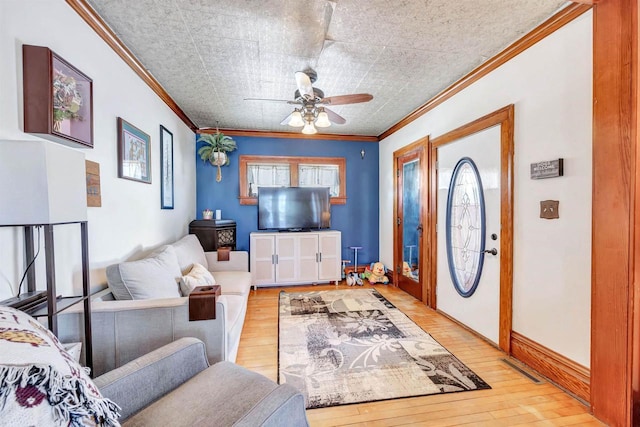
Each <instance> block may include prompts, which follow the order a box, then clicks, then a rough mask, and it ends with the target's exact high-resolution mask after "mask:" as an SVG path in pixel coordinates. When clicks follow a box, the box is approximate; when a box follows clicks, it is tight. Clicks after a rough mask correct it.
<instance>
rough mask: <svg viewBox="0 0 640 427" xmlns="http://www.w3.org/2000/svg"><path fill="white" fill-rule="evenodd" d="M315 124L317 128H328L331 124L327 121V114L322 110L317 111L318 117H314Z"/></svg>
mask: <svg viewBox="0 0 640 427" xmlns="http://www.w3.org/2000/svg"><path fill="white" fill-rule="evenodd" d="M316 126H317V127H319V128H328V127H329V126H331V122H330V121H329V116H328V115H327V113H326V112H325V111H324V109H323V110H321V111H320V112H319V113H318V118H317V119H316Z"/></svg>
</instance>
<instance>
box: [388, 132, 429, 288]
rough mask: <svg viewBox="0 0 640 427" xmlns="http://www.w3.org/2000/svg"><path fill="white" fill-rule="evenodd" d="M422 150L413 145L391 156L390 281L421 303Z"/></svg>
mask: <svg viewBox="0 0 640 427" xmlns="http://www.w3.org/2000/svg"><path fill="white" fill-rule="evenodd" d="M425 158H426V154H425V148H424V144H417V145H414V146H410V147H408V149H404V150H402V149H401V150H399V151H398V152H395V153H394V160H395V162H396V180H397V183H396V207H397V210H396V215H397V216H396V224H395V227H396V232H395V233H394V247H395V249H394V267H395V269H396V270H395V274H394V278H396V280H397V285H398V287H399V288H400V289H402V290H403V291H405V292H407V293H408V294H410V295H412V296H414V297H415V298H417V299H419V300H422V299H423V290H422V282H423V279H422V278H423V277H426V275H425V274H424V271H421V270H422V266H423V265H424V264H423V254H424V247H423V232H422V229H423V221H424V220H423V217H424V209H423V205H424V203H425V196H424V190H425V188H426V184H425V178H426V177H425V176H424V175H425V172H424V169H423V168H424V166H425V161H426V160H425Z"/></svg>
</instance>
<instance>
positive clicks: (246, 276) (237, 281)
mask: <svg viewBox="0 0 640 427" xmlns="http://www.w3.org/2000/svg"><path fill="white" fill-rule="evenodd" d="M214 274H215V278H216V283H217V284H218V285H220V292H221V293H222V295H241V296H246V295H249V291H251V273H249V272H246V271H215V272H214Z"/></svg>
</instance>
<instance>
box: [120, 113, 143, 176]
mask: <svg viewBox="0 0 640 427" xmlns="http://www.w3.org/2000/svg"><path fill="white" fill-rule="evenodd" d="M118 177H120V178H124V179H131V180H133V181H140V182H144V183H147V184H151V137H149V135H147V134H146V133H144V132H142V131H141V130H140V129H138V128H137V127H135V126H133V125H132V124H131V123H129V122H127V121H126V120H124V119H122V118H121V117H118Z"/></svg>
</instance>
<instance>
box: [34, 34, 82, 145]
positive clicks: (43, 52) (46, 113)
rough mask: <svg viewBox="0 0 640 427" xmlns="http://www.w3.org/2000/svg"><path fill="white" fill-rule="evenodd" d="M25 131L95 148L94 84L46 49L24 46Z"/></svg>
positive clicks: (57, 140)
mask: <svg viewBox="0 0 640 427" xmlns="http://www.w3.org/2000/svg"><path fill="white" fill-rule="evenodd" d="M22 62H23V67H22V68H23V81H24V91H23V97H24V131H25V132H29V133H32V134H34V135H38V136H40V137H42V138H46V139H48V140H50V141H55V142H59V143H61V144H64V145H68V146H71V147H79V148H93V81H92V80H91V78H89V77H88V76H87V75H85V74H84V73H82V72H81V71H80V70H78V69H77V68H75V67H74V66H73V65H71V64H70V63H68V62H67V61H65V60H64V59H63V58H62V57H60V56H58V55H57V54H56V53H55V52H53V51H52V50H50V49H49V48H47V47H43V46H31V45H23V46H22Z"/></svg>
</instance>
